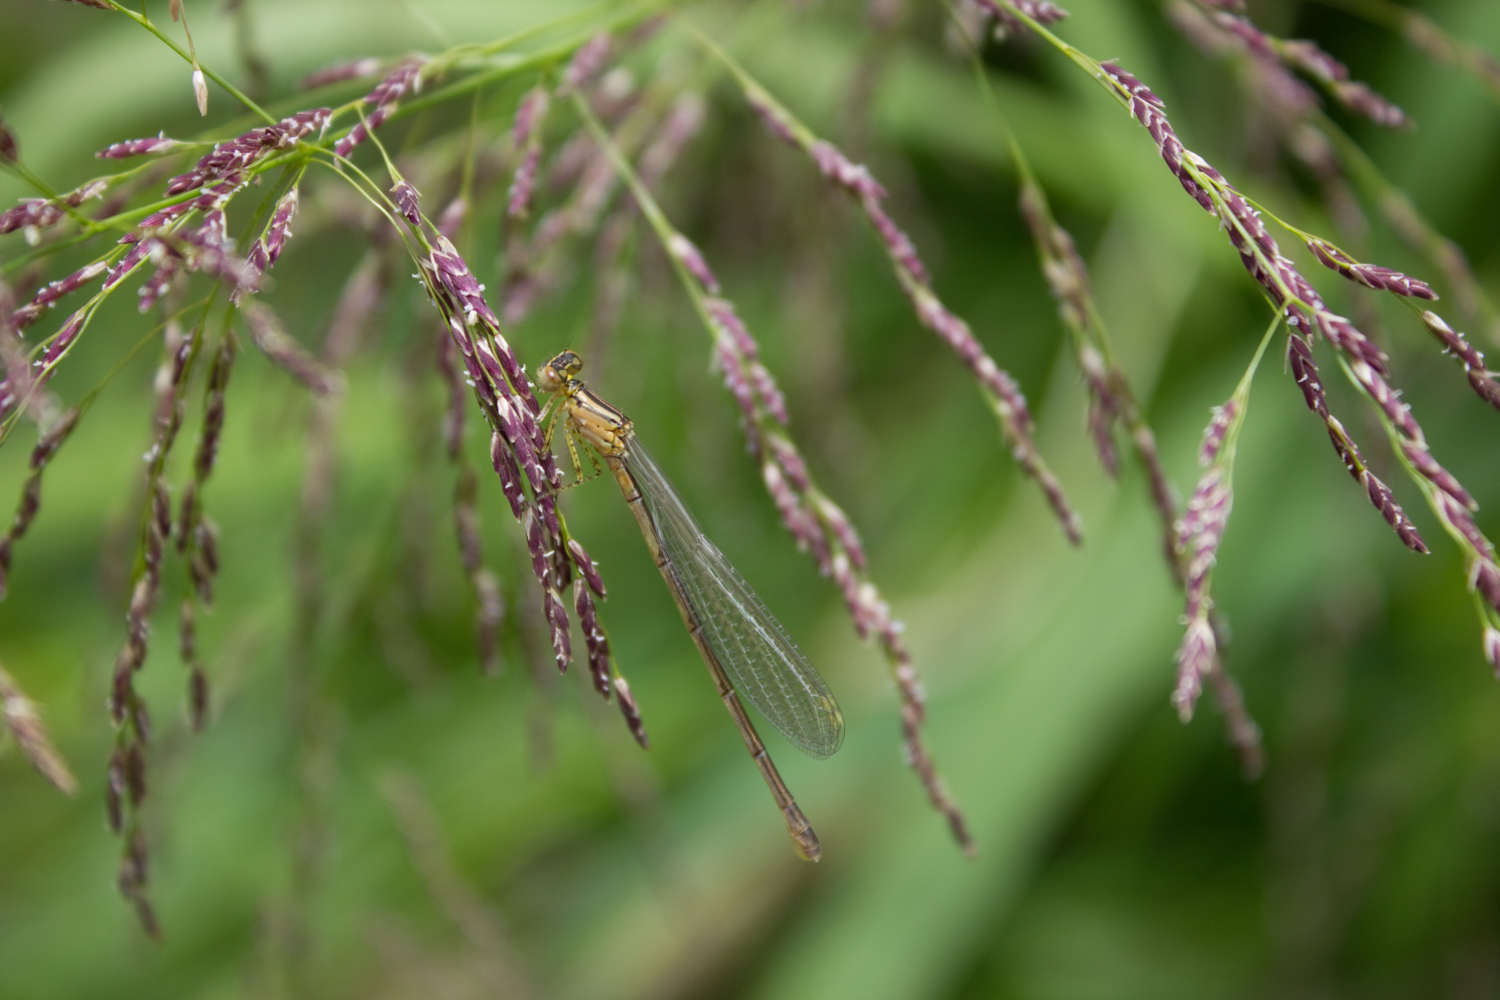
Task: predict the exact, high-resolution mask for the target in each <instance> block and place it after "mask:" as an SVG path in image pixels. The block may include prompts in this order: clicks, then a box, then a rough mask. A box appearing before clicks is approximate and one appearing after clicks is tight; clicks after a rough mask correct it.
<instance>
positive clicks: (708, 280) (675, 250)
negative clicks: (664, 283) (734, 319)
mask: <svg viewBox="0 0 1500 1000" xmlns="http://www.w3.org/2000/svg"><path fill="white" fill-rule="evenodd" d="M667 250H668V251H669V252H670V253H671V254H672V256H673V257H675V258H677V260H678V261H679V262H680V263H681V264H682V266H683V267H685V268H687V270H688V273H689V274H691V275H692V276H693V277H694V278H696V279H697V280H698V283H699V284H700V285H702V286H703V287H704V288H705V289H707V290H708V291H709V292H710V293H711V294H713V295H717V294H719V279H717V278H715V277H714V273H713V271H711V270H710V269H709V266H708V262H707V261H706V260H704V259H703V254H702V253H700V252H699V250H698V248H697V247H696V246H694V245H693V241H692V240H690V239H688V238H687V237H686V236H684V235H682V234H681V233H677V232H674V233H673V234H672V236H671V238H670V239H669V240H668V241H667Z"/></svg>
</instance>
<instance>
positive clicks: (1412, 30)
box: [1322, 0, 1500, 101]
mask: <svg viewBox="0 0 1500 1000" xmlns="http://www.w3.org/2000/svg"><path fill="white" fill-rule="evenodd" d="M1322 2H1323V3H1325V4H1327V5H1328V6H1332V7H1337V8H1339V9H1341V10H1344V11H1347V12H1349V13H1351V14H1354V15H1356V16H1358V17H1361V18H1363V19H1365V20H1366V21H1369V22H1370V23H1372V24H1378V25H1381V26H1382V27H1385V28H1388V29H1390V30H1391V31H1393V32H1394V33H1396V34H1397V35H1399V36H1401V37H1402V38H1404V39H1405V40H1406V41H1407V42H1408V43H1409V44H1410V45H1411V46H1412V47H1413V48H1415V49H1417V50H1418V51H1419V52H1422V53H1424V54H1425V55H1426V56H1427V57H1428V58H1430V59H1432V60H1433V61H1435V62H1437V63H1440V64H1442V65H1444V66H1456V67H1458V68H1460V69H1462V70H1464V71H1465V72H1467V73H1469V74H1470V75H1471V76H1473V77H1474V78H1475V79H1476V80H1478V81H1479V82H1480V83H1481V84H1483V85H1484V86H1485V88H1486V89H1487V90H1488V91H1489V92H1490V95H1491V96H1492V97H1493V98H1494V99H1495V100H1496V101H1500V59H1496V58H1495V56H1494V55H1492V54H1491V53H1490V52H1489V51H1487V50H1486V49H1484V48H1483V47H1482V46H1480V45H1477V44H1475V43H1474V42H1473V41H1471V40H1469V39H1467V38H1460V37H1457V36H1456V35H1454V34H1453V33H1452V32H1449V31H1445V30H1444V29H1443V28H1442V27H1441V26H1439V25H1438V23H1437V22H1436V21H1434V20H1432V19H1431V18H1430V17H1428V16H1426V15H1425V14H1423V13H1422V12H1421V11H1419V10H1414V9H1413V8H1411V7H1408V6H1406V5H1405V4H1400V3H1396V2H1394V0H1322Z"/></svg>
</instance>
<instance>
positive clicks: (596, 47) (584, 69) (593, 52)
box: [558, 31, 610, 93]
mask: <svg viewBox="0 0 1500 1000" xmlns="http://www.w3.org/2000/svg"><path fill="white" fill-rule="evenodd" d="M609 44H610V39H609V33H608V32H605V31H601V32H600V33H599V34H597V35H595V36H594V37H593V38H590V39H589V40H588V41H587V42H585V43H583V45H582V46H580V47H579V49H578V51H577V52H574V53H573V58H572V59H570V60H569V61H568V66H567V69H565V70H564V71H563V82H562V86H561V87H559V88H558V89H559V90H560V91H561V92H563V93H572V92H573V91H575V90H578V89H579V88H580V87H583V86H585V85H587V84H588V83H589V82H590V81H592V80H593V79H594V77H595V76H597V75H598V74H599V70H601V69H602V68H604V60H605V59H606V58H607V57H608V56H609Z"/></svg>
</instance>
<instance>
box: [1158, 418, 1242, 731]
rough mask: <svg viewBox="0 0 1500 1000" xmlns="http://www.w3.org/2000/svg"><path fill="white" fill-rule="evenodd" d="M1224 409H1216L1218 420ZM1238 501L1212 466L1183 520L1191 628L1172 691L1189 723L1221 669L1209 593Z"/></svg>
mask: <svg viewBox="0 0 1500 1000" xmlns="http://www.w3.org/2000/svg"><path fill="white" fill-rule="evenodd" d="M1221 412H1222V410H1221ZM1221 412H1220V413H1216V414H1215V422H1216V423H1217V421H1218V418H1219V416H1220V415H1221ZM1226 425H1227V422H1226ZM1212 426H1213V425H1212V424H1211V425H1210V428H1212ZM1233 503H1234V494H1233V492H1232V491H1231V490H1230V488H1229V481H1228V479H1227V477H1226V476H1225V473H1224V469H1223V468H1222V467H1220V466H1218V465H1212V466H1210V467H1209V469H1208V472H1207V473H1205V474H1204V476H1203V478H1202V479H1201V480H1199V482H1198V487H1197V489H1195V490H1194V491H1193V495H1192V497H1191V498H1190V499H1189V500H1188V505H1187V510H1186V511H1185V512H1184V513H1183V515H1182V519H1181V520H1180V521H1178V526H1177V536H1178V546H1179V548H1180V550H1181V551H1182V552H1183V554H1184V555H1185V557H1186V560H1187V573H1186V578H1185V580H1184V585H1183V593H1184V598H1185V604H1186V609H1187V610H1186V616H1185V617H1186V620H1187V631H1186V632H1185V633H1184V635H1183V638H1182V643H1181V645H1179V646H1178V648H1177V657H1176V660H1177V686H1176V688H1175V689H1174V690H1173V692H1172V705H1173V706H1174V707H1175V708H1176V709H1177V714H1178V715H1179V716H1180V717H1181V718H1182V721H1184V722H1187V721H1189V720H1190V719H1192V717H1193V708H1194V706H1195V705H1196V704H1197V702H1198V695H1199V693H1200V692H1201V691H1202V690H1203V678H1204V677H1206V676H1208V675H1209V674H1210V673H1213V672H1214V671H1216V670H1218V669H1221V665H1220V663H1219V654H1218V643H1217V640H1216V639H1215V637H1214V630H1213V624H1212V622H1210V620H1209V613H1210V612H1211V611H1212V610H1213V599H1212V598H1210V597H1209V596H1208V584H1209V579H1210V577H1211V575H1212V573H1213V567H1214V557H1215V555H1216V554H1217V552H1218V550H1219V543H1220V541H1222V540H1223V537H1224V527H1225V525H1226V524H1228V522H1229V510H1230V507H1231V506H1233Z"/></svg>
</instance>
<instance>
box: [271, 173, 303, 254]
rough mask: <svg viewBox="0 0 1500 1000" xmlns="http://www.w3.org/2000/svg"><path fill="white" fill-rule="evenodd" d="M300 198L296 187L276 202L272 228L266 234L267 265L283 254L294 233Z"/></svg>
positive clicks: (272, 216)
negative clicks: (294, 219)
mask: <svg viewBox="0 0 1500 1000" xmlns="http://www.w3.org/2000/svg"><path fill="white" fill-rule="evenodd" d="M298 200H299V197H298V194H297V188H295V187H294V188H292V189H291V190H290V191H288V192H287V193H286V194H284V195H282V196H281V200H280V201H278V202H277V203H276V211H275V212H274V213H272V215H271V226H270V230H269V231H268V232H267V234H266V243H265V247H266V249H265V253H266V267H270V266H271V265H273V264H275V263H276V258H278V257H280V256H281V251H282V249H283V248H285V246H286V241H287V239H288V238H289V237H290V236H291V235H292V229H291V226H292V217H293V216H295V215H296V214H297V203H298Z"/></svg>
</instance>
